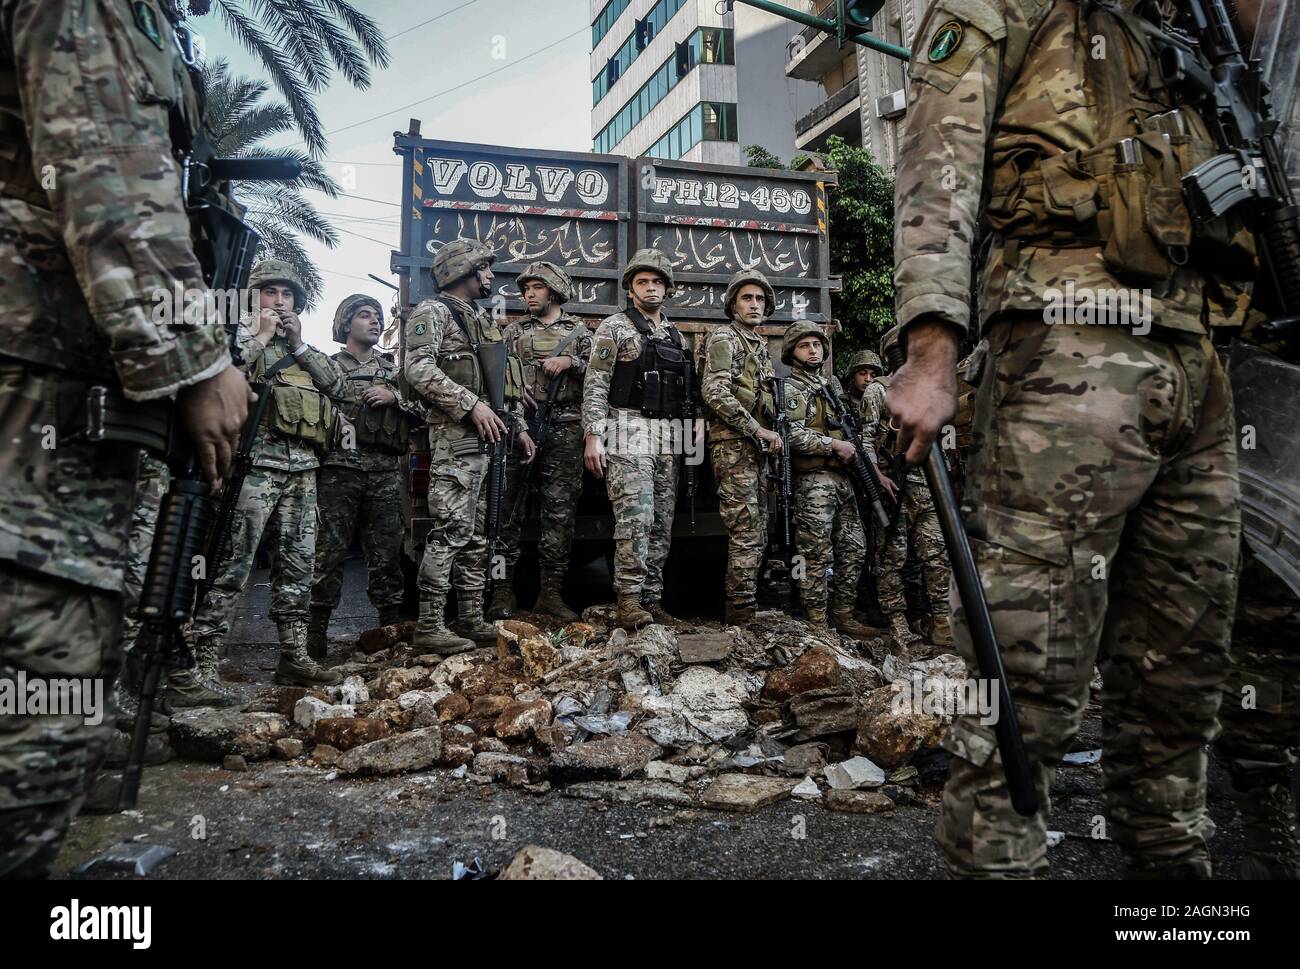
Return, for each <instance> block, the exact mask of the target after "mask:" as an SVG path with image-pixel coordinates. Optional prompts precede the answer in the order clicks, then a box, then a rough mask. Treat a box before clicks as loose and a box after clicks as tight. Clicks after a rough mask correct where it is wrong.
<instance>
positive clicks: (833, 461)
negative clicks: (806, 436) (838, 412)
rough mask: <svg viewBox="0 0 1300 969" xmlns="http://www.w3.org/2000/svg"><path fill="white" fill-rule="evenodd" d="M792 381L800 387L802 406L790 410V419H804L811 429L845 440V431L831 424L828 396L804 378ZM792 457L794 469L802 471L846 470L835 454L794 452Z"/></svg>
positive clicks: (833, 438)
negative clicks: (803, 379) (805, 381)
mask: <svg viewBox="0 0 1300 969" xmlns="http://www.w3.org/2000/svg"><path fill="white" fill-rule="evenodd" d="M791 382H792V383H793V384H794V386H796V387H797V388H798V389H799V397H800V400H801V401H802V406H799V407H796V408H795V409H794V410H791V411H790V419H791V420H796V421H797V420H802V421H803V422H804V424H805V425H806V426H807V427H808V429H809V430H810V431H813V432H815V433H817V434H821V435H824V436H826V437H829V438H831V439H832V440H834V441H843V440H844V432H843V431H841V430H840V429H839V428H833V427H831V425H830V420H829V418H830V416H831V406H830V404H828V403H827V402H826V398H824V397H823V396H822V395H821V393H819V391H818V386H815V385H812V384H807V383H804V382H803V381H802V380H795V381H791ZM826 392H827V393H834V390H832V388H830V387H827V388H826ZM791 457H792V458H793V459H794V469H795V470H796V471H800V472H807V471H824V470H828V469H829V470H831V471H843V470H844V465H842V464H840V462H839V459H838V458H836V457H835V456H834V455H833V454H799V453H798V452H793V453H792V454H791Z"/></svg>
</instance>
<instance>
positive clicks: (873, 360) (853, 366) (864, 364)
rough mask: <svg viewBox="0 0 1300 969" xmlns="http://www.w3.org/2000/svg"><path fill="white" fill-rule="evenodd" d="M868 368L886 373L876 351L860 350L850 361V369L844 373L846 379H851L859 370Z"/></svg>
mask: <svg viewBox="0 0 1300 969" xmlns="http://www.w3.org/2000/svg"><path fill="white" fill-rule="evenodd" d="M868 367H874V368H875V369H876V370H877V371H878V372H879V373H884V372H885V368H884V367H882V366H881V365H880V357H878V356H877V355H876V352H875V351H874V350H859V351H858V352H857V353H855V354H853V356H852V358H851V359H850V360H849V369H848V370H846V371H844V377H845V379H851V378H852V377H853V375H854V374H855V373H857V372H858V371H859V370H866V369H867V368H868Z"/></svg>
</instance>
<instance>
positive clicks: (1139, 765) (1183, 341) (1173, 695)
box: [938, 313, 1240, 877]
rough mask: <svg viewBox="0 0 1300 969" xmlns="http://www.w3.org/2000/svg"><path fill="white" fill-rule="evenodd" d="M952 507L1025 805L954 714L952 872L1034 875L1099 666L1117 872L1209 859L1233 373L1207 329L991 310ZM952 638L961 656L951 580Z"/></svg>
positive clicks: (963, 644) (1229, 511) (1231, 509)
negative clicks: (963, 498) (974, 577)
mask: <svg viewBox="0 0 1300 969" xmlns="http://www.w3.org/2000/svg"><path fill="white" fill-rule="evenodd" d="M988 339H989V343H990V354H989V358H988V360H987V362H986V364H985V367H984V371H983V374H982V377H981V379H980V381H979V390H978V397H977V401H976V406H975V424H974V438H975V439H974V444H973V447H972V461H971V473H970V478H969V481H968V485H967V487H968V491H967V503H968V504H969V505H971V506H973V508H974V509H975V511H974V513H973V515H972V516H971V517H970V519H969V520H968V521H967V528H968V531H969V533H970V535H971V539H972V545H973V546H974V550H975V554H976V558H977V564H978V566H979V569H980V573H981V575H982V577H983V582H984V587H985V590H986V592H987V595H988V604H989V610H990V612H991V613H992V617H993V624H994V626H995V628H996V630H997V634H998V641H999V642H1000V644H1001V647H1002V656H1003V661H1004V663H1005V665H1006V670H1007V676H1008V680H1009V684H1010V687H1011V690H1012V692H1013V695H1014V698H1015V701H1016V707H1017V712H1018V714H1019V717H1020V725H1021V728H1022V730H1023V731H1024V735H1025V747H1026V749H1027V751H1028V754H1029V759H1030V761H1031V762H1032V763H1033V765H1034V770H1035V780H1036V782H1037V789H1038V794H1039V798H1040V800H1041V803H1042V805H1043V807H1042V809H1041V810H1040V811H1039V812H1038V814H1037V815H1036V816H1035V817H1032V818H1023V817H1021V816H1020V815H1018V814H1016V812H1015V811H1014V810H1013V809H1012V806H1011V802H1010V798H1009V795H1008V791H1007V786H1006V781H1005V778H1004V774H1003V769H1002V764H1001V760H1000V758H999V756H998V755H997V753H996V741H995V740H994V735H993V729H992V727H991V726H983V725H980V724H979V723H978V721H977V718H975V717H973V716H963V717H959V718H958V719H957V720H956V722H955V723H954V724H953V726H952V727H951V728H950V729H949V731H948V734H947V736H946V737H945V739H944V746H945V747H947V748H948V749H949V750H951V751H952V752H953V753H954V754H955V755H956V757H954V759H953V761H952V768H951V774H950V776H949V779H948V783H947V786H946V788H945V790H944V798H943V815H942V819H941V820H940V823H939V828H938V835H939V841H940V843H941V845H942V847H943V851H944V854H945V858H946V863H947V867H948V870H949V873H950V874H953V875H958V876H982V877H1026V876H1036V875H1041V874H1042V873H1043V872H1044V871H1045V870H1046V868H1047V843H1046V833H1047V829H1046V819H1047V815H1048V812H1049V810H1050V799H1049V796H1048V794H1049V788H1050V785H1051V780H1052V776H1053V773H1054V771H1055V767H1056V764H1057V763H1058V762H1059V761H1060V759H1061V757H1062V756H1064V754H1065V753H1066V751H1068V750H1069V747H1070V743H1071V741H1072V740H1073V739H1074V736H1075V734H1076V732H1077V731H1078V729H1079V724H1080V722H1081V721H1082V719H1083V715H1084V708H1085V706H1086V705H1087V703H1088V700H1089V689H1088V682H1089V678H1090V675H1091V672H1092V668H1093V665H1094V663H1099V665H1100V667H1101V672H1102V677H1103V681H1104V686H1103V689H1102V696H1101V703H1102V736H1103V744H1104V747H1105V754H1104V757H1103V761H1102V763H1103V767H1104V770H1105V804H1106V811H1107V816H1108V833H1109V835H1110V837H1111V838H1112V839H1113V840H1114V841H1116V842H1117V843H1118V844H1119V845H1120V846H1121V847H1122V848H1123V850H1124V853H1125V860H1126V866H1127V869H1128V872H1129V873H1131V874H1143V873H1148V874H1154V875H1167V876H1172V875H1191V876H1202V877H1203V876H1208V875H1209V873H1210V860H1209V855H1208V853H1207V851H1206V841H1207V840H1208V838H1209V837H1210V835H1211V834H1212V833H1213V831H1214V825H1213V822H1212V821H1211V820H1210V818H1209V816H1208V815H1207V813H1206V810H1205V795H1206V781H1205V776H1206V755H1205V745H1206V743H1207V742H1209V741H1210V740H1212V739H1213V738H1214V736H1215V734H1216V733H1217V730H1218V724H1217V715H1218V710H1219V700H1220V692H1219V691H1220V687H1221V685H1222V683H1223V679H1224V677H1225V675H1226V674H1227V670H1228V641H1229V637H1230V634H1231V630H1232V616H1233V605H1234V602H1235V599H1236V591H1237V582H1236V569H1235V563H1236V561H1237V545H1238V541H1239V533H1240V515H1239V510H1238V504H1237V498H1238V491H1237V459H1236V451H1235V447H1236V442H1235V439H1234V419H1233V412H1232V399H1231V390H1230V388H1229V385H1228V381H1227V378H1226V376H1225V374H1224V371H1223V368H1222V366H1221V365H1220V363H1219V359H1218V357H1217V356H1216V354H1215V352H1214V350H1213V348H1212V346H1211V345H1210V342H1209V341H1208V340H1207V339H1205V338H1204V337H1200V336H1197V335H1194V334H1174V333H1161V332H1159V331H1155V332H1153V333H1151V334H1150V335H1148V336H1146V337H1136V336H1134V335H1132V334H1131V333H1130V332H1129V330H1128V329H1127V328H1121V327H1119V326H1108V325H1093V326H1079V325H1075V326H1069V325H1058V326H1047V325H1045V324H1044V323H1043V322H1042V319H1041V315H1040V314H1037V313H1026V314H1021V315H1009V316H1004V317H1002V318H1000V319H999V320H998V321H996V322H994V323H993V324H992V325H991V326H990V328H989V331H988ZM950 599H951V602H952V607H953V610H954V618H955V620H956V623H955V630H954V631H955V634H956V640H957V645H958V648H959V649H960V650H961V652H962V654H963V656H965V658H966V660H967V666H968V668H970V669H972V670H974V668H975V667H974V662H973V658H972V657H973V654H972V652H971V648H970V639H969V635H968V633H967V629H966V626H965V622H964V617H963V615H962V611H961V609H960V608H959V603H958V601H957V596H956V590H955V587H954V589H953V590H952V594H951V596H950Z"/></svg>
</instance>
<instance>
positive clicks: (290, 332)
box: [280, 310, 302, 350]
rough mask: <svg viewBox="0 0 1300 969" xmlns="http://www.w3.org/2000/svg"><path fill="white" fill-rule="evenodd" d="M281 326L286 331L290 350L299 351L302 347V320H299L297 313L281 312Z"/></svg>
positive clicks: (285, 336) (285, 334) (285, 335)
mask: <svg viewBox="0 0 1300 969" xmlns="http://www.w3.org/2000/svg"><path fill="white" fill-rule="evenodd" d="M280 326H281V328H283V330H284V338H285V339H286V340H288V341H289V349H290V350H297V349H298V348H299V347H300V346H302V320H300V319H299V318H298V314H297V313H294V312H291V311H289V310H281V311H280Z"/></svg>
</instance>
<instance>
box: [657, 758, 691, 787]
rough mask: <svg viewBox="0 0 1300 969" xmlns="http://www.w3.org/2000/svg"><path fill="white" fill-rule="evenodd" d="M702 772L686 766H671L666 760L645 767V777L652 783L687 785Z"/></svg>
mask: <svg viewBox="0 0 1300 969" xmlns="http://www.w3.org/2000/svg"><path fill="white" fill-rule="evenodd" d="M700 772H702V769H701V768H699V767H688V766H686V765H685V764H670V763H668V761H666V760H652V761H651V762H650V763H648V764H646V765H645V776H646V777H648V778H649V779H650V780H652V781H670V782H672V783H673V784H685V783H686V782H687V781H689V780H690V779H691V778H693V777H695V776H697V774H698V773H700Z"/></svg>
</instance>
